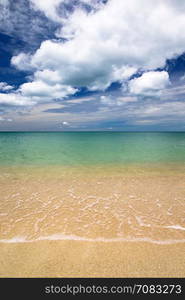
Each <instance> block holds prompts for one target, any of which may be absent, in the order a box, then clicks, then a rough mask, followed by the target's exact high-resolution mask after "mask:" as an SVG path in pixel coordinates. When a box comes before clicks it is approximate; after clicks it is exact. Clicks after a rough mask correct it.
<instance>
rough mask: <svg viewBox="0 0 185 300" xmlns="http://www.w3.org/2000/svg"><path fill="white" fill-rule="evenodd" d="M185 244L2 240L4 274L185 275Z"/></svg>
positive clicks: (0, 270) (1, 271)
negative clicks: (23, 241) (12, 242)
mask: <svg viewBox="0 0 185 300" xmlns="http://www.w3.org/2000/svg"><path fill="white" fill-rule="evenodd" d="M184 253H185V244H173V245H157V244H151V243H143V242H141V243H138V242H130V243H129V242H112V243H102V242H84V241H40V242H34V243H15V244H1V249H0V265H1V267H0V276H1V277H185V259H184Z"/></svg>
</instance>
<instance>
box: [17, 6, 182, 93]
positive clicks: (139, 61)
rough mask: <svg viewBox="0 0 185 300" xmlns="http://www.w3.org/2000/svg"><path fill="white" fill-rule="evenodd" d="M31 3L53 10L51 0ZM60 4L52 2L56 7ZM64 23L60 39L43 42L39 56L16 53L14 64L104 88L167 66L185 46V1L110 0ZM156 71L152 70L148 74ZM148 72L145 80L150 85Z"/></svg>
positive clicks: (66, 81) (76, 84) (64, 80)
mask: <svg viewBox="0 0 185 300" xmlns="http://www.w3.org/2000/svg"><path fill="white" fill-rule="evenodd" d="M32 2H34V3H37V4H35V5H37V7H40V9H41V8H42V9H43V10H44V9H46V10H47V12H48V11H49V10H50V9H49V7H50V5H51V1H49V0H47V1H41V0H40V1H35V0H32ZM59 2H60V1H58V0H56V1H54V2H53V1H52V3H53V4H52V5H53V6H52V7H57V5H58V4H59ZM174 2H175V3H174ZM141 7H142V9H141ZM52 12H53V10H52V9H51V13H52ZM161 22H162V24H165V27H164V28H163V26H161ZM61 25H62V27H61V31H60V32H57V36H58V38H59V39H58V40H55V41H54V40H47V41H44V42H43V43H42V44H41V46H40V48H39V49H38V50H37V51H36V52H35V53H34V55H32V56H31V57H30V56H29V55H28V57H25V54H24V55H23V54H20V55H23V56H22V58H21V56H20V55H19V56H17V57H14V58H13V59H12V63H13V64H14V65H15V66H16V67H17V68H19V69H24V68H26V69H27V68H28V65H29V67H30V69H32V68H35V70H36V73H35V77H36V78H37V80H44V81H45V80H46V81H47V80H48V78H46V77H47V76H45V75H47V74H49V72H53V74H55V75H56V81H55V80H54V78H52V80H53V81H55V83H56V84H58V83H60V84H62V85H67V86H73V87H82V86H85V87H87V88H88V89H89V90H105V89H106V88H107V87H109V86H110V84H111V83H112V82H115V81H120V82H123V81H124V80H127V79H129V77H130V76H131V75H133V74H134V73H135V72H137V70H144V71H150V70H154V69H156V68H159V67H163V66H164V65H165V62H166V59H169V58H173V57H175V56H177V55H180V54H181V53H183V52H184V50H185V46H184V45H185V31H184V27H185V5H183V4H182V3H181V2H180V1H171V0H165V1H164V0H155V1H154V0H151V1H148V0H140V1H138V0H130V1H122V0H109V1H108V2H107V3H106V4H105V5H102V6H101V8H100V9H98V10H96V11H95V12H94V13H92V12H91V13H87V11H85V10H82V9H79V8H77V9H75V10H74V12H73V13H72V15H70V17H69V18H68V19H67V20H66V21H65V23H64V24H61ZM60 38H67V40H63V39H62V40H60ZM28 61H29V63H28ZM152 74H153V73H149V72H148V73H147V75H146V77H149V76H151V77H152V76H153V75H152ZM44 76H45V78H44ZM143 76H144V75H143ZM143 76H142V78H141V79H140V80H141V81H142V82H143V81H145V84H144V86H145V85H146V84H147V83H146V81H147V80H145V76H144V77H143ZM160 76H164V78H162V79H160V78H159V77H160ZM154 77H155V80H154V82H153V83H154V84H155V81H157V83H156V84H157V85H158V81H159V85H160V82H161V86H162V81H163V80H164V81H165V83H166V82H167V74H166V73H160V74H159V73H155V75H154ZM140 80H139V81H140ZM148 80H150V79H149V78H148ZM139 81H138V82H139ZM141 81H140V83H141ZM151 81H153V79H151ZM132 83H133V82H132ZM151 84H152V83H151ZM135 85H136V81H135ZM146 87H147V86H146ZM149 87H150V83H149ZM152 89H153V87H152ZM154 89H155V87H154Z"/></svg>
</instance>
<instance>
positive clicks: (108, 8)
mask: <svg viewBox="0 0 185 300" xmlns="http://www.w3.org/2000/svg"><path fill="white" fill-rule="evenodd" d="M184 28H185V1H181V0H150V1H148V0H139V1H138V0H129V1H127V0H0V131H89V130H90V131H91V130H92V131H101V130H106V131H185V30H184Z"/></svg>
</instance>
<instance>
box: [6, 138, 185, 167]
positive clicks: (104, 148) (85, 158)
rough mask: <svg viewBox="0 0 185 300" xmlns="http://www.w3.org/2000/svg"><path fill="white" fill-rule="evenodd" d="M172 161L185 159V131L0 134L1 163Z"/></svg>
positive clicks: (49, 163) (178, 161)
mask: <svg viewBox="0 0 185 300" xmlns="http://www.w3.org/2000/svg"><path fill="white" fill-rule="evenodd" d="M170 162H175V163H184V162H185V132H1V133H0V165H61V166H62V165H64V166H80V165H82V166H88V165H98V164H101V165H102V164H106V165H108V164H115V165H120V164H121V165H124V164H135V163H141V164H143V163H170Z"/></svg>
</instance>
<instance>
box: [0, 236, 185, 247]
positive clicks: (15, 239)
mask: <svg viewBox="0 0 185 300" xmlns="http://www.w3.org/2000/svg"><path fill="white" fill-rule="evenodd" d="M49 240H50V241H65V240H68V241H86V242H103V243H110V242H147V243H153V244H161V245H166V244H177V243H185V239H179V240H154V239H151V238H146V237H143V238H121V237H120V238H119V237H117V238H104V237H97V238H87V237H81V236H77V235H64V234H53V235H49V236H41V237H39V238H36V239H27V238H26V237H24V236H15V237H13V238H11V239H1V240H0V243H33V242H38V241H49Z"/></svg>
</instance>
